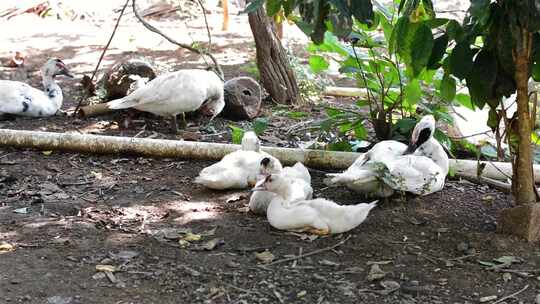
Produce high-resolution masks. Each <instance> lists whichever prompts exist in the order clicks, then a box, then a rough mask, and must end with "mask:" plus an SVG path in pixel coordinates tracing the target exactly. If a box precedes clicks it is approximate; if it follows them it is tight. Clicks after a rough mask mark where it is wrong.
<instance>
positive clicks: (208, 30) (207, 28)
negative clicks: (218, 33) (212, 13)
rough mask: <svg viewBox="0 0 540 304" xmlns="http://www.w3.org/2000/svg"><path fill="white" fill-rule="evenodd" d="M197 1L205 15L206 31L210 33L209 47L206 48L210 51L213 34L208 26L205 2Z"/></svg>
mask: <svg viewBox="0 0 540 304" xmlns="http://www.w3.org/2000/svg"><path fill="white" fill-rule="evenodd" d="M197 2H199V5H200V7H201V10H202V13H203V17H204V25H205V26H206V33H207V34H208V48H207V49H206V51H207V52H208V53H210V51H211V49H212V35H210V27H209V26H208V19H206V9H205V8H204V4H203V3H202V1H201V0H197Z"/></svg>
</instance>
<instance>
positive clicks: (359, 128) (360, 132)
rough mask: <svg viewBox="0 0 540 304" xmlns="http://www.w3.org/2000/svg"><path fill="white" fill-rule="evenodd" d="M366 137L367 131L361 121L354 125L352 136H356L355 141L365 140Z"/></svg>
mask: <svg viewBox="0 0 540 304" xmlns="http://www.w3.org/2000/svg"><path fill="white" fill-rule="evenodd" d="M367 135H368V133H367V129H366V127H364V124H363V123H362V122H361V121H359V122H358V123H357V124H355V125H354V136H356V138H357V139H366V138H367Z"/></svg>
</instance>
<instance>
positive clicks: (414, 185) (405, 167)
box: [382, 155, 446, 195]
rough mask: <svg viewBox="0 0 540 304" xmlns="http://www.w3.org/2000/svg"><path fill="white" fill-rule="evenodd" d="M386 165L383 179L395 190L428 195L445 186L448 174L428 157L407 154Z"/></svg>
mask: <svg viewBox="0 0 540 304" xmlns="http://www.w3.org/2000/svg"><path fill="white" fill-rule="evenodd" d="M385 165H386V168H387V170H386V171H385V172H384V173H383V176H382V179H383V181H384V182H385V183H386V184H387V185H389V186H390V187H392V188H393V189H394V190H398V191H405V192H411V193H414V194H416V195H427V194H430V193H433V192H436V191H439V190H441V189H442V188H443V187H444V179H445V177H446V174H445V173H444V172H443V170H442V169H441V167H439V166H438V165H437V164H435V162H434V161H433V160H431V159H430V158H428V157H425V156H416V155H405V156H402V157H399V158H397V159H395V160H393V161H389V162H386V163H385Z"/></svg>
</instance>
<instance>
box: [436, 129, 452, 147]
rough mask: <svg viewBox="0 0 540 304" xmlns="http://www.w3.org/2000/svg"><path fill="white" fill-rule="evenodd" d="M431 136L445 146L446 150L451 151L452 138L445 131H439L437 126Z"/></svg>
mask: <svg viewBox="0 0 540 304" xmlns="http://www.w3.org/2000/svg"><path fill="white" fill-rule="evenodd" d="M433 137H435V139H436V140H437V141H438V142H439V143H440V144H441V145H443V147H445V148H446V150H448V151H452V140H451V139H450V137H448V135H446V133H445V132H443V131H441V130H440V129H439V128H437V129H435V133H434V134H433Z"/></svg>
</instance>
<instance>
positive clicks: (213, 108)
mask: <svg viewBox="0 0 540 304" xmlns="http://www.w3.org/2000/svg"><path fill="white" fill-rule="evenodd" d="M224 107H225V100H224V99H223V98H219V99H216V100H212V101H207V102H205V103H204V104H203V105H202V106H201V108H200V110H201V112H202V113H203V114H204V115H207V116H210V120H212V119H214V118H216V116H218V115H219V113H221V111H222V110H223V108H224Z"/></svg>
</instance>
